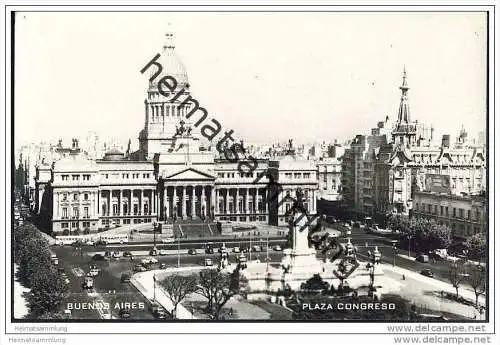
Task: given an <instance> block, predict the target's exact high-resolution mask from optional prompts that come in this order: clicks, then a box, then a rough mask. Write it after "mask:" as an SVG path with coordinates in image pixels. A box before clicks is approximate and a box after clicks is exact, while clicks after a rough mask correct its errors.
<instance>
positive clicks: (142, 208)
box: [139, 188, 144, 216]
mask: <svg viewBox="0 0 500 345" xmlns="http://www.w3.org/2000/svg"><path fill="white" fill-rule="evenodd" d="M139 215H141V216H143V215H144V189H142V188H141V200H139Z"/></svg>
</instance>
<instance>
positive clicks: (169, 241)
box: [161, 237, 175, 243]
mask: <svg viewBox="0 0 500 345" xmlns="http://www.w3.org/2000/svg"><path fill="white" fill-rule="evenodd" d="M173 242H175V238H173V237H170V238H163V239H162V240H161V243H173Z"/></svg>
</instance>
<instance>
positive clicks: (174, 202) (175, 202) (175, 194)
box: [172, 186, 179, 216]
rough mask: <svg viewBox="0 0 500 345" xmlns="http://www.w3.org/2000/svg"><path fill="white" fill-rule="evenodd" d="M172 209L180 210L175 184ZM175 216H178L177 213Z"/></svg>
mask: <svg viewBox="0 0 500 345" xmlns="http://www.w3.org/2000/svg"><path fill="white" fill-rule="evenodd" d="M172 210H173V211H175V212H178V211H179V210H177V186H174V195H173V197H172ZM172 215H174V214H172ZM175 216H177V214H175Z"/></svg>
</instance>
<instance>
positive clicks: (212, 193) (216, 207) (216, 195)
mask: <svg viewBox="0 0 500 345" xmlns="http://www.w3.org/2000/svg"><path fill="white" fill-rule="evenodd" d="M210 196H211V197H212V205H213V206H214V212H215V213H220V211H219V190H218V189H216V188H215V186H213V187H212V189H211V190H210Z"/></svg>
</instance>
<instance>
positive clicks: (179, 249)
mask: <svg viewBox="0 0 500 345" xmlns="http://www.w3.org/2000/svg"><path fill="white" fill-rule="evenodd" d="M176 220H177V206H174V217H173V220H172V231H174V230H175V221H176ZM174 235H175V233H174ZM177 267H181V236H180V234H177Z"/></svg>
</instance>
